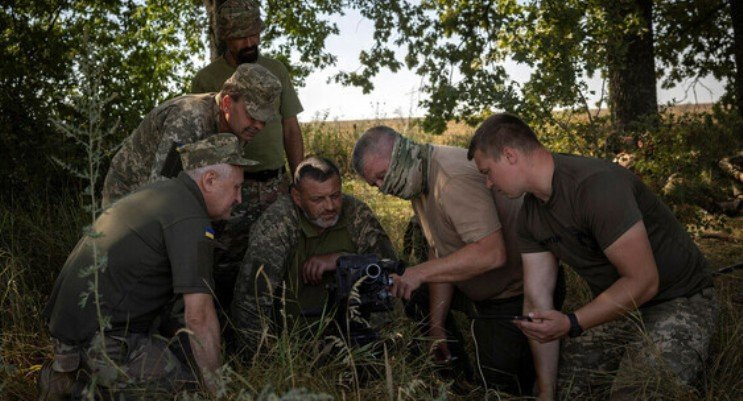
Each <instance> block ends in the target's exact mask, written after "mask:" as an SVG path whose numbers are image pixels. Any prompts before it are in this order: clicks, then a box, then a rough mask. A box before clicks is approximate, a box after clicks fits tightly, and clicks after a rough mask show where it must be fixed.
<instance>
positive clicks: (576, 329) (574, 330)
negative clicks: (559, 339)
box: [568, 312, 583, 337]
mask: <svg viewBox="0 0 743 401" xmlns="http://www.w3.org/2000/svg"><path fill="white" fill-rule="evenodd" d="M568 319H569V320H570V330H568V336H570V337H578V336H579V335H581V334H582V333H583V328H582V327H580V324H578V318H577V317H575V313H573V312H570V313H568Z"/></svg>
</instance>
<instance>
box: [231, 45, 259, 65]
mask: <svg viewBox="0 0 743 401" xmlns="http://www.w3.org/2000/svg"><path fill="white" fill-rule="evenodd" d="M258 53H259V52H258V45H255V46H249V47H245V48H242V49H240V51H239V52H238V53H237V54H236V55H235V60H236V61H237V64H238V65H240V64H245V63H255V62H256V60H258Z"/></svg>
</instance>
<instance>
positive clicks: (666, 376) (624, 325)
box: [558, 288, 719, 400]
mask: <svg viewBox="0 0 743 401" xmlns="http://www.w3.org/2000/svg"><path fill="white" fill-rule="evenodd" d="M718 310H719V306H718V303H717V299H716V296H715V290H714V288H706V289H704V290H702V291H701V292H700V293H697V294H696V295H693V296H691V297H688V298H687V297H679V298H675V299H672V300H670V301H666V302H662V303H660V304H657V305H653V306H648V307H643V308H640V310H639V312H635V313H634V314H632V315H631V316H630V317H627V318H623V319H617V320H614V321H611V322H608V323H605V324H602V325H600V326H597V327H594V328H592V329H591V330H588V331H586V332H585V333H583V334H582V335H581V336H579V337H575V338H567V339H565V340H564V341H563V343H562V345H561V350H560V365H559V371H558V372H559V373H558V385H559V388H560V393H561V395H560V399H567V400H579V399H608V398H609V394H615V395H618V394H623V395H624V396H625V397H629V399H638V398H650V399H656V398H658V397H659V396H660V394H658V389H656V388H655V386H650V387H649V388H645V386H644V385H645V384H646V383H645V382H643V380H644V381H646V382H648V383H653V382H657V381H665V382H666V383H668V382H677V383H678V384H681V385H682V386H691V385H693V384H694V382H695V381H696V380H697V376H698V375H699V373H701V371H702V368H703V367H704V363H705V358H706V356H707V355H709V353H708V351H709V342H710V338H711V335H712V331H713V330H714V329H715V327H716V325H717V317H718ZM674 374H675V375H674ZM638 381H640V382H639V383H638ZM662 387H665V388H668V387H669V386H668V385H667V384H666V385H664V386H662Z"/></svg>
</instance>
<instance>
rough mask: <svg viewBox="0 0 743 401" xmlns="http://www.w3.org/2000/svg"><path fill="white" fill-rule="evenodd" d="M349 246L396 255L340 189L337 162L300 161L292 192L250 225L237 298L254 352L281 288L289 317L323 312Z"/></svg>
mask: <svg viewBox="0 0 743 401" xmlns="http://www.w3.org/2000/svg"><path fill="white" fill-rule="evenodd" d="M343 253H352V254H366V253H373V254H376V255H377V256H378V257H380V258H394V257H395V252H394V249H393V247H392V244H391V242H390V240H389V238H388V237H387V234H386V233H385V232H384V229H383V228H382V226H381V225H380V224H379V222H378V221H377V219H376V217H375V216H374V214H373V213H372V211H371V209H369V207H368V206H366V204H364V203H363V202H362V201H360V200H358V199H356V198H354V197H353V196H350V195H345V194H343V193H341V176H340V172H339V171H338V167H336V166H335V164H333V163H332V162H331V161H330V160H328V159H324V158H316V157H310V158H308V159H306V160H305V161H303V162H302V163H300V164H299V166H298V167H297V171H296V172H295V173H294V183H293V186H292V189H291V194H290V195H283V196H281V197H280V198H279V199H278V200H277V201H276V202H275V203H274V204H273V205H271V206H270V207H269V208H268V209H267V210H266V212H265V213H263V214H262V215H261V217H259V218H258V221H256V223H255V224H254V225H253V228H252V229H251V235H250V242H249V244H248V249H247V251H246V252H245V259H244V261H243V266H242V268H241V269H240V274H239V276H238V279H237V284H236V288H235V300H234V302H233V304H232V319H233V322H234V324H235V326H236V329H237V331H238V333H239V339H240V343H241V344H240V345H241V346H242V348H243V349H244V350H246V351H248V354H250V355H252V354H253V352H255V350H256V346H257V344H256V341H257V340H258V338H259V337H260V333H261V332H262V330H261V325H262V323H263V322H264V321H266V319H268V321H269V322H270V321H272V319H273V317H274V316H275V314H274V313H275V312H277V310H275V309H274V304H275V303H276V302H277V298H279V297H281V295H282V288H284V289H285V290H286V299H287V303H286V308H287V313H288V314H289V316H290V317H293V318H295V319H296V318H299V317H300V316H301V315H305V316H306V315H313V314H315V313H314V312H315V311H321V310H322V309H323V308H324V306H325V304H326V301H327V291H326V290H325V289H324V287H323V286H322V285H321V284H323V283H326V282H327V281H328V280H330V279H331V278H332V275H327V274H325V273H328V272H332V271H333V270H335V268H336V261H337V260H338V257H339V256H340V255H341V254H343Z"/></svg>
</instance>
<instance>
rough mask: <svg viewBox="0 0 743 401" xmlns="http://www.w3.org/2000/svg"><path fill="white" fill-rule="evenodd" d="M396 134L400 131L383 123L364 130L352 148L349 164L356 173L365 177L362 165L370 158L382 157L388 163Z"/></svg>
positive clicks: (398, 134)
mask: <svg viewBox="0 0 743 401" xmlns="http://www.w3.org/2000/svg"><path fill="white" fill-rule="evenodd" d="M398 136H400V133H398V132H397V131H395V130H394V129H392V128H390V127H388V126H385V125H378V126H376V127H372V128H369V129H368V130H366V131H365V132H364V134H363V135H361V137H359V139H358V140H357V141H356V145H355V146H354V148H353V156H352V158H351V164H352V165H353V169H354V170H355V171H356V173H357V174H359V175H360V176H362V177H365V176H364V166H365V164H366V163H367V161H369V160H371V159H384V160H387V164H389V158H390V155H391V154H392V148H393V147H394V146H395V140H396V139H397V137H398Z"/></svg>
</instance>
